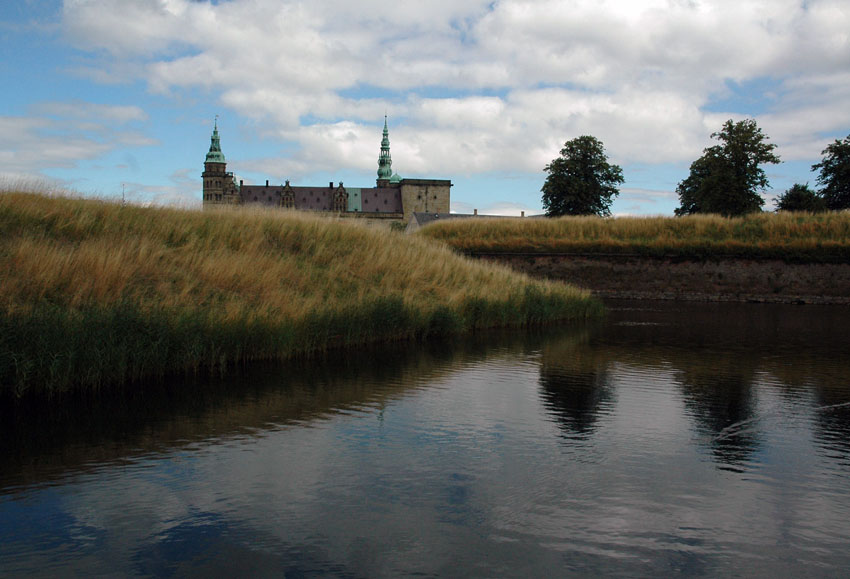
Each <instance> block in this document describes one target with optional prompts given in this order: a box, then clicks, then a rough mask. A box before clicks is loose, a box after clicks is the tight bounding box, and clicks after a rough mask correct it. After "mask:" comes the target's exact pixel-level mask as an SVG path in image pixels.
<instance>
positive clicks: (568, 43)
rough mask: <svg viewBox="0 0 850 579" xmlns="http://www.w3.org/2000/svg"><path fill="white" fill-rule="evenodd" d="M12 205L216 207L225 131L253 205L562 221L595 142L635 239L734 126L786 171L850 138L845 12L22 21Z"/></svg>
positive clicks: (13, 44) (14, 7) (146, 4)
mask: <svg viewBox="0 0 850 579" xmlns="http://www.w3.org/2000/svg"><path fill="white" fill-rule="evenodd" d="M0 79H2V81H3V82H2V90H0V183H5V184H7V185H8V184H10V183H11V184H37V185H38V186H43V187H49V188H63V189H70V190H72V191H75V192H78V193H80V194H82V195H88V196H93V197H101V198H103V197H108V198H120V197H121V196H122V194H123V196H124V197H125V198H126V199H127V200H128V201H131V202H138V203H154V204H163V205H180V206H189V207H200V205H201V172H202V171H203V161H204V156H205V154H206V152H207V150H208V149H209V144H210V133H211V131H212V129H213V123H214V122H215V118H216V115H218V128H219V133H220V135H221V144H222V150H223V152H224V154H225V156H226V158H227V162H228V170H229V171H233V172H234V173H235V174H236V175H237V177H238V178H240V179H244V181H245V183H264V182H265V180H266V179H269V180H270V181H271V182H272V183H283V182H284V181H285V180H287V179H288V180H290V181H291V182H292V184H293V185H319V184H324V183H328V182H330V181H333V182H335V183H338V182H340V181H342V182H344V183H345V184H346V185H348V186H351V187H370V186H373V184H374V180H375V178H376V176H377V175H376V171H377V160H378V154H379V151H380V142H381V131H382V128H383V123H384V115H387V118H388V124H389V131H390V143H391V151H392V158H393V170H394V172H397V173H399V174H400V175H401V176H402V177H411V178H433V179H451V180H452V182H453V183H454V187H453V188H452V211H454V212H460V213H467V212H470V213H471V212H472V210H473V209H478V210H479V213H485V214H504V215H517V214H519V213H520V211H525V212H526V214H534V213H540V212H542V203H541V192H540V188H541V186H542V185H543V181H544V180H545V176H546V175H545V172H544V167H545V166H546V164H547V163H549V162H550V161H551V160H552V159H554V158H556V157H557V156H558V154H559V151H560V149H561V147H563V144H564V143H565V142H566V141H568V140H570V139H573V138H575V137H578V136H581V135H593V136H595V137H596V138H597V139H599V140H601V141H602V142H603V143H604V145H605V151H606V153H607V155H608V158H609V161H610V162H612V163H616V164H617V165H620V166H621V167H622V169H623V173H624V177H625V183H624V184H623V185H622V187H621V189H620V195H619V196H618V197H617V199H616V201H615V202H614V204H613V206H612V211H613V212H614V214H615V215H671V214H672V213H673V210H674V209H675V208H676V207H677V206H678V198H677V196H676V193H675V189H676V185H677V184H678V182H679V181H681V180H682V179H684V178H686V177H687V175H688V168H689V166H690V164H691V163H692V162H693V161H694V160H695V159H697V158H698V157H699V156H700V155H701V154H702V151H703V149H704V148H706V147H709V146H711V145H713V144H715V143H716V141H713V140H712V139H711V136H710V135H711V134H712V133H714V132H716V131H719V130H720V128H721V126H722V124H723V123H724V122H725V121H726V120H727V119H733V120H735V121H738V120H742V119H745V118H753V119H755V120H756V121H757V123H758V125H759V127H760V128H761V129H762V130H763V132H764V134H765V135H767V136H768V137H769V139H770V141H769V142H771V143H773V144H775V145H776V146H777V148H776V150H775V152H776V153H777V154H778V155H779V156H780V158H781V159H782V161H783V163H782V164H780V165H768V166H766V167H765V170H766V171H767V174H768V178H769V180H770V184H771V189H769V190H768V191H767V192H766V194H765V199H766V203H765V208H766V209H772V208H773V207H774V205H773V201H772V200H773V197H775V196H776V195H778V194H780V193H782V192H783V191H785V190H786V189H788V188H789V187H790V186H791V185H792V184H794V183H809V184H810V185H811V186H813V187H814V186H816V178H817V175H816V173H814V172H812V171H811V165H812V164H814V163H817V162H818V161H820V160H821V158H822V154H821V153H822V151H823V149H824V148H825V147H826V146H827V145H828V144H829V143H831V142H833V141H834V140H835V139H843V138H844V137H845V136H848V135H849V134H850V3H848V2H847V0H759V1H751V0H734V1H733V0H705V1H700V0H646V1H643V0H593V1H586V0H496V1H493V0H486V1H485V0H428V1H427V2H423V1H421V0H419V1H416V2H413V1H406V0H399V1H397V2H395V3H390V2H386V1H380V2H379V1H377V0H358V1H356V2H355V1H352V0H310V1H305V2H291V1H287V0H227V1H225V0H213V1H193V0H64V2H63V1H60V0H3V1H2V3H0Z"/></svg>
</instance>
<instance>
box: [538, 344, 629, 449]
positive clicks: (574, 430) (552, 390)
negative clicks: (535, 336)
mask: <svg viewBox="0 0 850 579" xmlns="http://www.w3.org/2000/svg"><path fill="white" fill-rule="evenodd" d="M588 340H589V330H584V331H580V332H576V333H575V334H574V335H569V336H566V337H561V338H560V339H557V340H552V341H550V342H549V343H547V345H546V346H545V347H544V348H543V351H542V356H541V365H540V387H541V396H542V398H543V403H544V405H545V407H546V409H547V410H548V411H549V412H550V413H551V414H552V415H553V416H554V417H555V419H556V420H557V421H558V425H559V426H560V428H561V429H562V431H563V432H564V435H565V436H566V437H567V438H571V439H572V438H577V439H585V440H586V439H588V438H590V437H591V436H592V435H593V431H594V430H595V428H596V426H597V424H598V422H599V419H600V417H601V416H603V415H604V414H605V413H607V412H609V411H610V409H611V407H612V403H613V398H614V389H613V388H612V385H611V383H610V377H609V375H608V365H609V364H610V363H611V360H610V358H607V357H606V356H604V355H599V350H596V349H594V348H592V347H590V345H589V344H588Z"/></svg>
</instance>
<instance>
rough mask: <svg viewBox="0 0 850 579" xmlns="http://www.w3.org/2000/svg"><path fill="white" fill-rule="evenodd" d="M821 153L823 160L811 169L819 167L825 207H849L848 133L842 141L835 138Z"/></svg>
mask: <svg viewBox="0 0 850 579" xmlns="http://www.w3.org/2000/svg"><path fill="white" fill-rule="evenodd" d="M821 155H823V156H824V157H823V160H822V161H821V162H820V163H817V164H815V165H812V171H815V170H817V169H820V175H818V183H819V184H820V185H823V189H821V191H820V194H821V196H822V197H823V199H824V201H825V202H826V207H827V209H832V210H839V209H848V208H850V135H847V137H845V139H844V140H843V141H839V140H838V139H836V140H835V142H834V143H832V144H831V145H829V146H828V147H827V148H826V149H824V150H823V151H821Z"/></svg>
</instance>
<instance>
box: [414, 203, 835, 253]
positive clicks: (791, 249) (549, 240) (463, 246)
mask: <svg viewBox="0 0 850 579" xmlns="http://www.w3.org/2000/svg"><path fill="white" fill-rule="evenodd" d="M420 235H422V236H424V237H428V238H430V239H436V240H440V241H443V242H445V243H448V244H449V245H450V246H452V247H454V248H455V249H458V250H460V251H464V252H469V253H475V252H532V253H546V252H553V253H636V254H642V255H655V256H684V257H703V258H711V257H724V256H734V257H750V258H773V259H785V260H788V261H816V262H841V263H846V262H850V213H847V212H841V213H835V212H833V213H817V214H807V213H759V214H753V215H748V216H746V217H737V218H731V219H730V218H724V217H720V216H716V215H693V216H687V217H678V218H672V217H618V218H614V219H611V218H607V219H606V218H599V217H562V218H558V219H486V218H482V219H463V220H457V221H451V220H448V221H442V222H438V223H434V224H432V225H429V226H428V227H425V228H423V229H422V230H421V233H420Z"/></svg>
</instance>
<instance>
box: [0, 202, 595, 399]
mask: <svg viewBox="0 0 850 579" xmlns="http://www.w3.org/2000/svg"><path fill="white" fill-rule="evenodd" d="M0 232H2V236H1V237H0V389H2V390H3V391H5V392H12V393H14V394H15V395H18V396H20V395H21V394H23V393H24V392H27V391H31V390H38V391H45V392H54V391H61V390H66V389H70V388H75V387H85V388H96V387H99V386H102V385H105V384H113V383H123V382H132V381H137V380H141V379H144V378H147V377H151V376H159V375H163V374H166V373H173V372H179V371H193V370H197V369H199V368H203V367H221V366H224V365H227V364H229V363H234V362H240V361H246V360H252V359H273V358H286V357H290V356H295V355H301V354H306V353H309V352H313V351H317V350H323V349H327V348H331V347H338V346H354V345H358V344H364V343H367V342H373V341H383V340H405V339H423V338H425V337H428V336H431V335H439V334H446V333H458V332H469V331H474V330H477V329H480V328H486V327H495V326H510V325H529V324H542V323H547V322H551V321H553V320H566V319H577V318H584V317H586V316H591V315H598V314H599V313H600V312H601V307H602V306H601V304H600V303H599V302H598V301H596V300H594V299H592V298H591V297H590V296H589V294H588V293H587V292H584V291H582V290H578V289H576V288H573V287H570V286H567V285H563V284H559V283H552V282H543V281H537V280H532V279H530V278H528V277H526V276H523V275H519V274H517V273H514V272H512V271H510V270H508V269H507V268H505V267H501V266H496V265H488V264H482V263H477V262H475V261H471V260H468V259H465V258H463V257H461V256H458V255H457V254H456V253H455V252H454V251H452V250H451V249H450V248H449V247H447V246H445V245H444V244H439V243H434V242H433V241H431V240H428V239H426V238H415V237H411V236H404V235H401V234H399V233H394V232H391V231H385V230H379V229H377V228H369V227H366V226H363V225H361V224H358V223H353V222H349V221H346V220H334V219H329V218H326V217H318V216H309V215H304V214H297V213H290V212H287V213H282V212H280V213H278V212H268V211H265V212H263V211H258V210H220V211H213V212H209V211H207V212H200V211H189V210H178V209H161V208H145V207H138V206H122V205H120V204H117V203H110V202H104V201H96V200H85V199H71V198H62V197H57V196H46V195H39V194H34V193H28V192H8V191H7V192H5V193H0Z"/></svg>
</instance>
